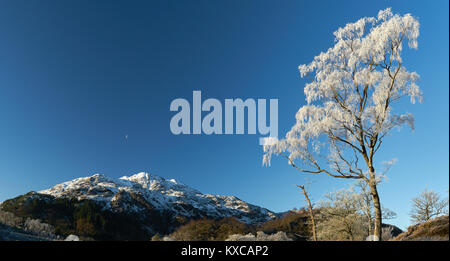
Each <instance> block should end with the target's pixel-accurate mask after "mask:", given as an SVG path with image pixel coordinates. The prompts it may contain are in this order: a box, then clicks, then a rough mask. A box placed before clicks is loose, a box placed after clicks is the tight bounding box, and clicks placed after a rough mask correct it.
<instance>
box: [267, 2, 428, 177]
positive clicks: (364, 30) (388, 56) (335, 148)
mask: <svg viewBox="0 0 450 261" xmlns="http://www.w3.org/2000/svg"><path fill="white" fill-rule="evenodd" d="M334 35H335V45H334V47H332V48H330V49H328V50H327V51H326V52H322V53H321V54H320V55H318V56H316V57H315V58H314V60H313V62H311V63H310V64H308V65H300V66H299V70H300V73H301V76H302V77H305V76H307V75H311V74H312V75H313V76H314V77H313V78H312V80H311V82H310V83H308V84H306V86H305V89H304V91H305V95H306V100H307V105H305V106H303V107H301V108H300V110H299V111H298V112H297V114H296V124H295V125H294V126H293V127H292V129H291V130H290V131H289V132H288V133H287V134H286V138H285V139H282V140H279V141H277V142H273V141H271V142H267V144H268V145H266V146H264V152H265V155H264V158H263V163H264V164H267V165H270V159H271V157H272V155H273V154H282V155H284V156H285V157H286V158H288V160H289V163H290V164H292V165H294V160H295V159H300V160H301V161H302V163H304V164H306V165H308V166H309V167H312V169H306V168H305V169H303V168H301V171H304V172H312V173H320V172H325V173H327V174H328V175H330V176H334V177H343V178H352V177H355V178H360V176H361V175H363V174H364V171H363V170H362V168H361V167H360V166H359V165H358V163H359V161H360V160H359V157H360V156H361V155H362V156H363V157H364V160H365V161H366V162H368V161H369V160H370V159H372V157H373V154H375V152H376V151H377V150H378V148H379V147H380V145H381V143H382V141H383V138H384V137H385V136H386V135H387V134H388V133H389V131H390V130H392V129H393V128H394V127H400V126H401V125H403V124H404V123H407V124H409V126H410V127H411V128H412V129H413V128H414V117H413V115H412V114H409V113H405V114H395V113H393V111H392V107H391V105H392V103H393V102H395V101H398V100H399V99H400V98H401V97H403V96H410V99H411V102H412V103H415V101H416V99H417V100H419V101H420V102H421V101H422V93H421V90H420V89H419V87H418V85H417V84H416V82H417V80H418V79H419V75H418V74H417V73H415V72H408V71H407V70H406V69H405V68H404V67H403V66H402V58H401V51H402V49H403V42H404V41H405V40H407V41H408V45H409V47H411V48H414V49H416V48H417V46H418V44H417V37H418V36H419V23H418V21H417V20H416V19H415V18H413V17H412V16H411V15H410V14H406V15H404V16H400V15H397V14H395V15H394V14H392V12H391V10H390V8H388V9H386V10H383V11H380V12H379V13H378V17H376V18H375V17H369V18H362V19H360V20H358V21H357V22H355V23H350V24H347V25H346V26H345V27H343V28H339V29H338V30H337V31H336V32H334ZM322 135H323V136H325V137H327V138H328V143H327V142H324V141H323V140H322V139H320V137H321V136H322ZM325 145H329V146H327V149H328V157H327V158H326V159H327V160H328V163H329V166H330V167H331V169H332V170H334V171H331V170H326V169H325V168H322V167H321V166H319V163H318V161H317V156H319V153H320V150H321V149H322V148H323V147H325ZM344 149H350V151H344ZM348 158H353V159H352V160H349V159H348ZM294 166H296V165H294ZM298 168H299V167H298ZM299 169H300V168H299Z"/></svg>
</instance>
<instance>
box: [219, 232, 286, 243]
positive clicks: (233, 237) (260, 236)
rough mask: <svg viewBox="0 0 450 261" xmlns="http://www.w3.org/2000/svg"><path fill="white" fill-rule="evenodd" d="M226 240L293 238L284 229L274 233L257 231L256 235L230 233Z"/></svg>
mask: <svg viewBox="0 0 450 261" xmlns="http://www.w3.org/2000/svg"><path fill="white" fill-rule="evenodd" d="M225 241H292V239H291V238H289V237H288V236H287V235H286V233H285V232H282V231H279V232H277V233H275V234H272V235H268V234H266V233H264V232H262V231H258V232H257V233H256V236H255V235H253V234H252V233H248V234H247V235H240V234H234V235H230V236H229V237H228V238H227V239H226V240H225Z"/></svg>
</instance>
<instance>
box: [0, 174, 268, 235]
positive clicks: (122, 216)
mask: <svg viewBox="0 0 450 261" xmlns="http://www.w3.org/2000/svg"><path fill="white" fill-rule="evenodd" d="M1 210H2V211H8V212H11V213H14V214H15V215H16V216H18V217H23V218H27V217H31V218H37V219H40V220H43V221H44V222H46V223H48V224H51V225H53V226H55V227H56V229H55V231H56V232H57V233H58V234H61V235H67V234H73V233H75V234H80V235H84V236H86V237H91V238H93V239H111V238H110V237H114V239H120V240H123V239H147V238H149V236H151V235H153V234H155V233H161V234H165V233H168V232H170V231H172V230H173V229H175V228H176V227H178V226H179V225H182V224H184V223H186V222H187V221H189V220H191V219H201V218H209V219H222V218H225V217H235V218H236V219H238V220H239V221H241V222H244V223H247V224H258V223H262V222H265V221H267V220H270V219H272V218H275V214H274V213H273V212H271V211H269V210H267V209H265V208H261V207H258V206H255V205H252V204H249V203H246V202H244V201H242V200H240V199H238V198H237V197H234V196H219V195H211V194H203V193H201V192H200V191H198V190H196V189H193V188H191V187H189V186H187V185H184V184H182V183H179V182H177V181H175V180H173V179H172V180H166V179H164V178H162V177H159V176H156V175H151V174H148V173H138V174H135V175H133V176H129V177H127V176H124V177H122V178H119V179H111V178H108V177H106V176H104V175H100V174H95V175H93V176H90V177H83V178H77V179H74V180H71V181H67V182H64V183H61V184H58V185H56V186H54V187H52V188H50V189H47V190H42V191H39V192H30V193H27V194H25V195H22V196H19V197H17V198H14V199H10V200H7V201H5V202H3V204H2V205H1Z"/></svg>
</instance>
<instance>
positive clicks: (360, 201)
mask: <svg viewBox="0 0 450 261" xmlns="http://www.w3.org/2000/svg"><path fill="white" fill-rule="evenodd" d="M356 188H357V189H358V190H359V191H358V197H357V205H358V208H359V210H360V211H361V213H362V214H363V215H364V216H365V217H366V219H367V230H368V233H369V235H372V234H373V223H374V215H375V214H374V209H373V202H372V196H371V193H370V189H369V187H368V185H367V184H366V183H365V182H362V181H358V182H357V183H356ZM382 213H383V219H393V218H396V217H397V214H396V213H395V212H394V211H392V210H390V209H388V208H383V207H382Z"/></svg>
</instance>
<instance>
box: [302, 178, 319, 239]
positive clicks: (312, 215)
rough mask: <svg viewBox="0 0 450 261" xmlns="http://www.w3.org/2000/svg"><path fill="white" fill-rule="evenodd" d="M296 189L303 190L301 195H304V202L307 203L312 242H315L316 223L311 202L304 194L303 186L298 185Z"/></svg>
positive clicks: (306, 193) (306, 194)
mask: <svg viewBox="0 0 450 261" xmlns="http://www.w3.org/2000/svg"><path fill="white" fill-rule="evenodd" d="M298 187H299V188H301V189H302V190H303V194H304V195H305V198H306V201H307V202H308V210H309V216H310V218H311V223H312V233H313V240H314V241H317V236H316V221H315V220H314V212H313V208H312V204H311V201H310V200H309V197H308V192H306V189H305V186H303V185H299V186H298Z"/></svg>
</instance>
